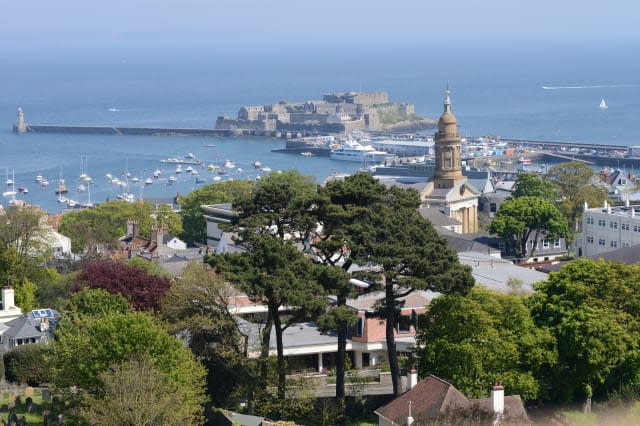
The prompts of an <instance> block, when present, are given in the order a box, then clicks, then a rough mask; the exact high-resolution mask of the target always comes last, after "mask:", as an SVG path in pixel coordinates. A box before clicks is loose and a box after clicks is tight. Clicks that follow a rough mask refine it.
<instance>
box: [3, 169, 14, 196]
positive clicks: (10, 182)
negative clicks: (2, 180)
mask: <svg viewBox="0 0 640 426" xmlns="http://www.w3.org/2000/svg"><path fill="white" fill-rule="evenodd" d="M12 176H13V177H12V178H9V169H7V181H6V186H7V187H6V191H5V192H3V193H2V196H3V197H11V200H12V201H13V202H14V203H15V199H16V194H17V192H16V190H15V181H16V178H15V171H13V172H12ZM10 203H11V202H10Z"/></svg>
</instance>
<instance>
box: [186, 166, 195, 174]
mask: <svg viewBox="0 0 640 426" xmlns="http://www.w3.org/2000/svg"><path fill="white" fill-rule="evenodd" d="M184 171H185V172H187V173H192V172H193V167H191V166H187V168H186V169H184Z"/></svg>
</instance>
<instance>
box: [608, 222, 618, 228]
mask: <svg viewBox="0 0 640 426" xmlns="http://www.w3.org/2000/svg"><path fill="white" fill-rule="evenodd" d="M609 228H613V229H618V222H613V221H611V222H609Z"/></svg>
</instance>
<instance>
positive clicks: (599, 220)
mask: <svg viewBox="0 0 640 426" xmlns="http://www.w3.org/2000/svg"><path fill="white" fill-rule="evenodd" d="M598 226H607V221H606V220H604V219H598Z"/></svg>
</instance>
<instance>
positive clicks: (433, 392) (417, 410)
mask: <svg viewBox="0 0 640 426" xmlns="http://www.w3.org/2000/svg"><path fill="white" fill-rule="evenodd" d="M409 401H411V415H412V417H414V418H418V417H421V418H429V419H435V418H437V417H438V415H440V414H441V413H444V412H445V411H446V410H447V409H448V408H452V409H454V408H466V407H467V406H468V405H469V400H468V399H467V397H466V396H464V395H463V394H461V393H460V391H458V390H457V389H456V388H455V387H453V385H451V384H450V383H447V382H445V381H444V380H442V379H440V378H438V377H436V376H433V375H430V376H429V377H427V378H425V379H424V380H421V381H419V382H418V384H416V386H415V387H414V388H413V389H411V390H408V391H407V392H405V393H403V394H402V395H400V396H399V397H397V398H396V399H394V400H393V401H391V402H390V403H388V404H387V405H385V406H384V407H381V408H378V409H377V410H376V414H378V415H380V416H382V417H384V418H386V419H387V420H389V421H390V422H394V423H395V424H398V425H404V424H405V423H406V422H407V416H408V415H409Z"/></svg>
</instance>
